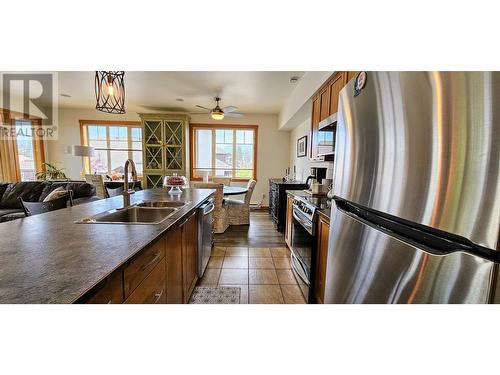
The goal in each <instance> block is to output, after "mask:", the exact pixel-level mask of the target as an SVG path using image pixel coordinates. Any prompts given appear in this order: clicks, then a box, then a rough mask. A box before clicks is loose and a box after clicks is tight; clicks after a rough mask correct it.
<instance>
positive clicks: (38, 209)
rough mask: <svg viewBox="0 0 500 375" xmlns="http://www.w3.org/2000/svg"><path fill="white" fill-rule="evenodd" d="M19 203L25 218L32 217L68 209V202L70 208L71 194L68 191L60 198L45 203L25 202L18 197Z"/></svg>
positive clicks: (71, 204)
mask: <svg viewBox="0 0 500 375" xmlns="http://www.w3.org/2000/svg"><path fill="white" fill-rule="evenodd" d="M19 201H20V202H21V206H22V207H23V210H24V214H25V215H26V216H33V215H39V214H43V213H45V212H50V211H55V210H60V209H62V208H66V207H68V202H69V205H70V206H73V192H72V191H71V190H69V191H68V193H67V194H65V195H63V196H62V197H60V198H56V199H53V200H51V201H47V202H26V201H24V200H23V198H21V197H19Z"/></svg>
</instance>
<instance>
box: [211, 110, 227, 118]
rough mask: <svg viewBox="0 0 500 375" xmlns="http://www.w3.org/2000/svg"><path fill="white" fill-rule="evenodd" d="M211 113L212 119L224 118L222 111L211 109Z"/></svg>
mask: <svg viewBox="0 0 500 375" xmlns="http://www.w3.org/2000/svg"><path fill="white" fill-rule="evenodd" d="M211 115H212V118H213V119H214V120H222V119H223V118H224V112H222V111H212V113H211Z"/></svg>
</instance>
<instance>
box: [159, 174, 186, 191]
mask: <svg viewBox="0 0 500 375" xmlns="http://www.w3.org/2000/svg"><path fill="white" fill-rule="evenodd" d="M163 186H164V187H169V188H170V190H169V191H168V193H169V194H172V195H178V194H182V189H181V188H183V187H184V188H186V187H188V182H187V178H186V177H185V176H177V174H176V173H174V174H173V175H172V176H165V178H164V179H163Z"/></svg>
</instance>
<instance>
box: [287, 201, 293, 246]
mask: <svg viewBox="0 0 500 375" xmlns="http://www.w3.org/2000/svg"><path fill="white" fill-rule="evenodd" d="M292 204H293V198H292V197H291V196H289V195H288V196H287V205H286V227H285V242H286V244H287V245H288V247H289V248H290V249H291V248H292V237H291V236H292V220H293V206H292Z"/></svg>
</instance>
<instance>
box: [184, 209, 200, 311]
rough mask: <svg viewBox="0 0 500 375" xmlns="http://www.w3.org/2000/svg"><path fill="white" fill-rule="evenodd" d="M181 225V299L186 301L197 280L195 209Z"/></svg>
mask: <svg viewBox="0 0 500 375" xmlns="http://www.w3.org/2000/svg"><path fill="white" fill-rule="evenodd" d="M181 227H182V263H183V267H182V268H183V270H184V271H183V296H184V297H183V300H184V303H188V301H189V297H191V293H192V291H193V289H194V287H195V285H196V281H197V280H198V275H197V267H198V261H197V255H198V240H197V238H198V235H197V234H198V233H197V232H198V226H197V221H196V211H195V212H194V213H193V214H191V216H189V218H188V219H186V221H185V222H184V223H183V224H181Z"/></svg>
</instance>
